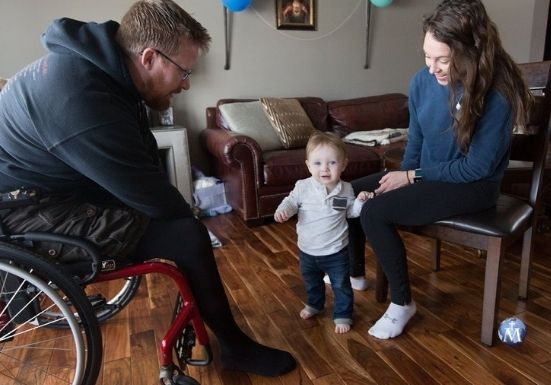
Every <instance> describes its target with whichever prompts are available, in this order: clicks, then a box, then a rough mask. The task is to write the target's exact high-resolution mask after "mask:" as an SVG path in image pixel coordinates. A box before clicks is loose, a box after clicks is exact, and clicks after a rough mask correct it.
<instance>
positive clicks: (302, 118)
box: [260, 98, 315, 148]
mask: <svg viewBox="0 0 551 385" xmlns="http://www.w3.org/2000/svg"><path fill="white" fill-rule="evenodd" d="M260 102H261V103H262V107H264V111H265V112H266V115H267V116H268V119H269V120H270V122H271V123H272V126H273V128H274V130H275V132H276V133H277V135H278V136H279V140H281V142H282V143H283V146H284V147H285V148H296V147H304V146H305V145H306V142H308V138H309V137H310V135H311V134H312V132H314V130H315V128H314V125H313V124H312V122H311V121H310V118H309V117H308V115H306V112H305V111H304V109H303V108H302V106H301V105H300V102H299V101H298V100H296V99H279V98H260Z"/></svg>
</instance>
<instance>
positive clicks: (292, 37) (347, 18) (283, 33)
mask: <svg viewBox="0 0 551 385" xmlns="http://www.w3.org/2000/svg"><path fill="white" fill-rule="evenodd" d="M362 1H363V0H358V4H356V6H355V7H354V9H353V10H352V12H350V15H348V16H347V17H346V18H345V19H344V20H343V21H342V22H341V23H340V24H339V25H338V26H336V27H335V28H334V29H333V30H332V31H330V32H327V33H325V34H323V35H321V36H316V37H312V38H302V37H296V36H293V35H290V34H288V33H285V32H282V31H281V30H279V29H277V28H276V27H274V26H273V25H272V24H271V23H270V22H269V21H268V20H266V19H265V18H264V17H263V16H262V15H261V14H260V13H259V12H258V11H257V10H256V9H255V8H254V6H251V8H252V10H253V11H254V13H256V15H257V16H258V17H259V18H260V19H261V20H262V21H263V22H264V24H266V25H267V26H268V27H270V29H273V30H274V31H276V32H279V33H280V34H282V35H283V36H285V37H288V38H290V39H294V40H308V41H310V40H320V39H324V38H326V37H327V36H330V35H332V34H334V33H335V32H337V31H338V30H339V29H341V28H342V26H343V25H345V24H346V23H347V22H348V20H349V19H350V18H351V17H352V15H354V13H356V11H357V10H358V8H359V7H360V5H361V3H362ZM368 1H369V0H368Z"/></svg>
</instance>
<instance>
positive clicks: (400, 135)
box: [343, 128, 408, 146]
mask: <svg viewBox="0 0 551 385" xmlns="http://www.w3.org/2000/svg"><path fill="white" fill-rule="evenodd" d="M407 138H408V129H407V128H384V129H382V130H371V131H356V132H351V133H350V134H348V135H346V136H345V137H344V138H343V141H345V142H347V143H353V144H360V145H363V146H384V145H385V144H390V143H394V142H401V141H405V140H407Z"/></svg>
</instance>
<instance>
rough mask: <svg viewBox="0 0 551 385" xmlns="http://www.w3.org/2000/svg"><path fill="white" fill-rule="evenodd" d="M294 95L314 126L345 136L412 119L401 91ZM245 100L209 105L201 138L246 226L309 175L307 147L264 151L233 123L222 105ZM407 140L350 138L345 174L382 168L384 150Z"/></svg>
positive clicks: (264, 216)
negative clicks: (362, 142)
mask: <svg viewBox="0 0 551 385" xmlns="http://www.w3.org/2000/svg"><path fill="white" fill-rule="evenodd" d="M296 99H298V100H299V101H300V103H301V105H302V107H303V109H304V110H305V112H306V114H307V115H308V117H309V118H310V120H311V121H312V123H313V125H314V127H315V128H316V129H318V130H321V131H334V132H337V133H338V134H339V135H341V136H344V135H346V134H347V133H350V132H353V131H365V130H376V129H383V128H389V127H391V128H405V127H407V126H408V123H409V113H408V107H407V96H405V95H403V94H396V93H394V94H385V95H379V96H370V97H363V98H356V99H347V100H335V101H328V102H327V101H324V100H323V99H321V98H317V97H299V98H296ZM246 101H252V99H222V100H219V101H218V103H217V105H216V107H208V108H207V109H206V119H207V127H206V129H204V130H203V131H202V132H201V134H200V139H201V142H202V144H203V145H204V146H205V148H206V149H207V151H208V153H209V154H210V160H211V163H212V166H213V170H214V174H215V176H216V177H218V178H219V179H221V180H222V181H223V182H224V184H225V189H226V198H227V200H228V203H229V204H230V205H231V206H232V207H233V209H234V210H236V211H237V212H238V213H239V215H240V216H241V217H242V218H243V220H244V221H245V223H246V224H247V225H248V226H255V225H260V224H262V223H263V221H264V220H265V219H267V218H272V216H273V214H274V211H275V209H276V208H277V206H278V205H279V203H280V202H281V200H282V199H283V198H284V197H285V196H287V194H288V193H289V192H290V191H291V190H292V188H293V187H294V185H295V182H296V181H297V180H299V179H304V178H307V177H308V176H309V173H308V170H307V168H306V165H305V163H304V160H305V158H306V153H305V149H304V148H294V149H286V150H275V151H265V152H263V151H262V150H261V149H260V146H259V145H258V143H256V142H255V140H253V139H252V138H250V137H249V136H245V135H241V134H236V133H234V132H232V131H231V130H230V129H229V127H228V125H227V123H226V122H225V121H224V118H223V116H222V114H221V113H220V110H219V107H220V106H221V105H222V104H225V103H235V102H246ZM403 145H404V142H399V143H392V144H390V145H387V146H380V147H365V146H359V145H353V144H347V152H348V158H349V163H348V166H347V168H346V170H345V172H344V173H343V175H342V177H343V179H344V180H348V181H350V180H352V179H356V178H358V177H361V176H365V175H369V174H371V173H374V172H377V171H380V170H381V169H382V168H383V161H382V156H383V154H384V152H385V151H387V150H388V149H391V148H396V147H402V146H403Z"/></svg>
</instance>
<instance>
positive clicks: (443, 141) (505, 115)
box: [401, 68, 513, 183]
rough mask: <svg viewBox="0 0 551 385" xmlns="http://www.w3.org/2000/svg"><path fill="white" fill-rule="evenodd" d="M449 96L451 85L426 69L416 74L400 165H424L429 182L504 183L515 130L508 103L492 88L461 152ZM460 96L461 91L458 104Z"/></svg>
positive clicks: (404, 166) (405, 167)
mask: <svg viewBox="0 0 551 385" xmlns="http://www.w3.org/2000/svg"><path fill="white" fill-rule="evenodd" d="M459 94H460V93H459ZM448 95H449V88H448V86H443V85H440V84H439V83H438V82H437V81H436V78H435V77H434V76H433V75H431V74H430V73H429V71H428V68H424V69H422V70H421V71H419V72H418V73H417V74H416V75H415V76H414V77H413V79H412V81H411V84H410V89H409V112H410V123H409V132H408V142H407V145H406V151H405V154H404V160H403V161H402V164H401V169H402V170H412V169H417V168H421V169H422V175H423V180H426V181H442V182H452V183H468V182H473V181H478V180H487V181H493V182H497V183H499V182H501V179H502V177H503V173H504V171H505V169H506V168H507V164H508V162H509V155H510V148H511V139H512V133H513V122H512V116H513V114H512V108H511V106H510V104H509V103H508V102H507V101H506V100H505V98H503V96H502V95H501V94H499V93H498V92H496V91H493V90H491V91H490V92H489V93H488V95H487V96H486V101H485V105H484V110H483V113H482V116H481V118H480V119H479V121H478V123H477V124H476V127H475V130H474V134H473V137H472V139H471V143H470V145H469V148H468V151H467V153H465V154H463V153H461V151H460V149H459V146H458V144H457V141H456V137H455V135H454V132H453V128H452V124H453V119H452V115H451V113H450V110H449V107H448ZM460 98H461V96H460V95H458V99H459V100H458V103H459V104H461V101H460ZM454 105H455V106H457V104H456V103H454ZM455 108H456V107H454V109H455ZM454 112H455V111H454Z"/></svg>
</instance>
